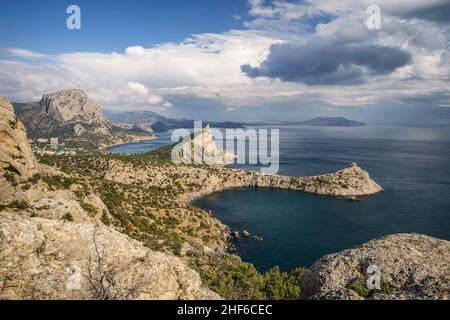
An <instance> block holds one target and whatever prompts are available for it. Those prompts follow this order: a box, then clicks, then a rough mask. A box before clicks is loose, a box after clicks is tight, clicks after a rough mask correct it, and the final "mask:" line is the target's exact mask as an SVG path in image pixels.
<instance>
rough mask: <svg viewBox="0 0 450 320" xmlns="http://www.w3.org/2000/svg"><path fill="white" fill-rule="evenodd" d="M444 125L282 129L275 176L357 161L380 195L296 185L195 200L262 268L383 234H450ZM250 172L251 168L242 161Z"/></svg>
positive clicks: (449, 160) (449, 164) (449, 156)
mask: <svg viewBox="0 0 450 320" xmlns="http://www.w3.org/2000/svg"><path fill="white" fill-rule="evenodd" d="M449 140H450V129H449V128H445V127H443V128H401V127H360V128H312V127H311V128H310V127H281V128H280V154H281V155H280V172H279V173H280V174H283V175H292V176H305V175H316V174H323V173H328V172H333V171H336V170H338V169H341V168H343V167H346V166H348V165H349V164H350V163H351V162H353V161H356V162H357V163H358V164H359V165H360V166H361V167H363V168H364V169H366V170H367V171H368V172H369V173H370V175H371V177H372V178H374V179H375V180H376V181H377V182H378V183H379V184H381V185H382V186H383V187H384V189H385V191H384V192H383V193H380V194H377V195H374V196H370V197H365V198H363V199H362V200H361V201H358V202H349V201H345V200H338V199H334V198H330V197H321V196H315V195H309V194H304V193H301V192H295V191H286V190H274V189H249V188H245V189H234V190H227V191H224V192H220V193H215V194H212V195H208V196H205V197H202V198H200V199H197V200H196V201H195V204H196V205H197V206H199V207H201V208H204V209H209V210H213V211H214V212H215V214H216V217H217V218H218V219H220V220H221V221H222V222H223V223H225V224H227V225H229V226H230V228H231V229H232V230H238V231H242V230H244V229H246V230H249V231H250V232H251V233H252V234H257V235H260V236H262V237H263V238H264V240H263V241H261V242H258V241H255V240H253V239H240V240H239V241H238V242H237V243H236V246H237V253H238V254H239V255H240V256H241V257H242V258H243V260H244V261H248V262H252V263H253V264H254V265H255V266H256V267H257V268H258V269H259V270H261V271H263V270H266V269H268V268H270V267H272V266H274V265H279V266H280V268H281V269H282V270H290V269H292V268H294V267H297V266H310V265H311V264H312V263H313V262H314V261H315V260H316V259H317V258H319V257H321V256H322V255H324V254H327V253H332V252H336V251H339V250H343V249H347V248H351V247H354V246H356V245H359V244H361V243H363V242H366V241H368V240H370V239H373V238H376V237H380V236H383V235H386V234H392V233H398V232H418V233H423V234H427V235H431V236H435V237H438V238H443V239H449V240H450V141H449ZM239 167H244V168H248V169H252V170H255V169H257V168H255V167H253V166H239Z"/></svg>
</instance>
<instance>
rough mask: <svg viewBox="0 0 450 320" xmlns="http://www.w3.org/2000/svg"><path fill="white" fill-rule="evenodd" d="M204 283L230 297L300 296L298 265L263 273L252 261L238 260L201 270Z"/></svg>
mask: <svg viewBox="0 0 450 320" xmlns="http://www.w3.org/2000/svg"><path fill="white" fill-rule="evenodd" d="M200 272H201V275H202V279H203V283H204V284H205V285H206V286H207V287H208V288H210V289H211V290H213V291H215V292H217V293H218V294H220V295H221V296H222V297H224V298H225V299H232V300H241V299H245V300H248V299H250V300H293V299H300V293H301V290H300V282H301V279H302V278H303V275H304V270H303V269H301V268H298V269H294V270H292V271H291V272H290V273H287V272H280V269H279V268H278V267H274V268H272V269H270V270H269V271H267V272H266V273H264V274H261V273H259V272H258V271H257V270H256V269H255V267H254V266H253V265H252V264H249V263H244V262H243V263H240V264H239V265H238V266H237V267H235V268H233V269H231V270H226V271H222V272H213V271H203V272H202V271H201V270H200Z"/></svg>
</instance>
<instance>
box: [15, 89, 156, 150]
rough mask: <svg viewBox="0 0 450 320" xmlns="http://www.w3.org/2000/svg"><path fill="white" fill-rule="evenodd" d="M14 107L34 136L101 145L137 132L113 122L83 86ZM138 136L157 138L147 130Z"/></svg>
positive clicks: (130, 137) (125, 140) (123, 140)
mask: <svg viewBox="0 0 450 320" xmlns="http://www.w3.org/2000/svg"><path fill="white" fill-rule="evenodd" d="M14 106H15V108H16V112H17V115H18V117H19V118H20V119H21V120H22V121H23V123H24V124H25V126H26V128H27V130H28V133H29V134H30V135H31V136H32V137H42V136H43V137H52V136H57V137H59V138H61V139H70V140H79V141H81V142H84V143H86V141H89V142H91V143H93V144H96V145H97V146H98V147H99V148H101V147H104V146H105V145H114V144H118V143H128V142H132V141H134V140H135V136H136V133H135V132H132V131H130V130H127V129H123V128H120V127H118V126H116V125H114V124H112V123H111V122H109V121H108V120H107V119H106V118H105V117H104V115H103V113H102V110H101V108H100V105H99V104H98V103H97V102H96V101H94V100H93V99H92V98H90V97H89V96H88V95H87V94H86V93H85V92H84V91H82V90H80V89H70V90H61V91H58V92H55V93H50V94H44V95H43V96H42V99H41V100H40V101H39V102H32V103H25V104H20V103H18V104H15V105H14ZM137 136H139V138H140V140H149V139H153V136H152V135H150V134H148V133H147V134H146V133H144V132H142V134H137Z"/></svg>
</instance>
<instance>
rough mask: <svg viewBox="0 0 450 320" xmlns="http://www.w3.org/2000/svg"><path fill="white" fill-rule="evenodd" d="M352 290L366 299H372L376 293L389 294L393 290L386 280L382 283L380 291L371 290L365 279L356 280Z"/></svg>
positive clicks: (351, 287) (351, 286)
mask: <svg viewBox="0 0 450 320" xmlns="http://www.w3.org/2000/svg"><path fill="white" fill-rule="evenodd" d="M350 289H352V290H353V291H355V292H356V293H357V294H359V295H360V296H361V297H363V298H365V299H367V298H370V297H371V296H372V295H373V294H375V293H384V294H388V293H390V292H392V290H393V288H392V287H391V285H390V283H389V282H387V281H385V280H382V281H381V284H380V289H369V288H368V287H367V284H366V280H365V279H364V277H358V278H356V279H355V280H354V281H353V282H352V284H351V285H350Z"/></svg>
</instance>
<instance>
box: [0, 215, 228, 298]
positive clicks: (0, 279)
mask: <svg viewBox="0 0 450 320" xmlns="http://www.w3.org/2000/svg"><path fill="white" fill-rule="evenodd" d="M102 276H103V277H106V278H105V280H104V281H103V282H101V281H100V280H99V279H100V278H101V277H102ZM106 279H108V281H109V282H108V281H106ZM111 283H113V284H112V285H111ZM219 298H220V297H219V296H218V295H217V294H215V293H213V292H211V291H210V290H208V289H205V288H202V286H201V280H200V276H199V275H198V273H196V272H195V271H193V270H192V269H189V268H188V267H187V266H186V265H184V264H183V262H182V261H181V260H180V259H179V258H176V257H173V256H169V255H167V254H165V253H161V252H154V251H151V250H150V249H148V248H146V247H144V246H143V245H142V244H140V243H139V242H138V241H136V240H133V239H131V238H129V237H127V236H126V235H124V234H121V233H119V232H118V231H115V230H114V229H112V228H106V227H96V226H94V225H93V224H77V223H68V222H63V221H57V220H47V219H40V218H24V217H21V216H19V215H13V214H10V215H4V214H2V215H0V299H219Z"/></svg>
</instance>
